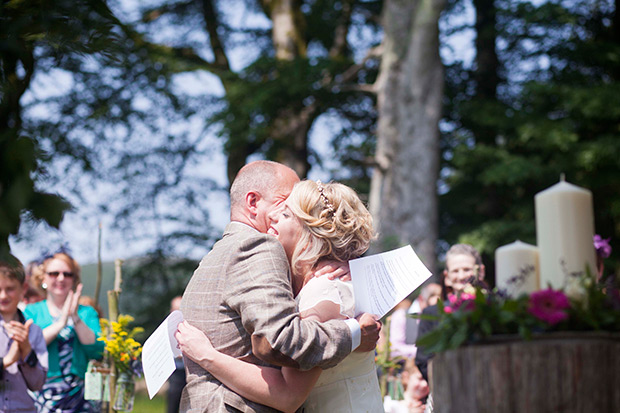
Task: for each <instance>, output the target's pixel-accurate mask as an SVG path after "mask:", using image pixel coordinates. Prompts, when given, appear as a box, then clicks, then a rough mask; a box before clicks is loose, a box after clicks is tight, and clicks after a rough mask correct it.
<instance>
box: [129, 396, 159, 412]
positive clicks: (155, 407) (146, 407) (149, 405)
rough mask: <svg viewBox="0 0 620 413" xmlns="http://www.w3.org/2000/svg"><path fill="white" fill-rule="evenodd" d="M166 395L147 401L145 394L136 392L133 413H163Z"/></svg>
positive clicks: (147, 397)
mask: <svg viewBox="0 0 620 413" xmlns="http://www.w3.org/2000/svg"><path fill="white" fill-rule="evenodd" d="M165 412H166V394H165V393H164V394H157V395H155V397H153V400H149V395H148V394H147V393H146V392H143V391H139V392H136V399H135V401H134V404H133V413H165Z"/></svg>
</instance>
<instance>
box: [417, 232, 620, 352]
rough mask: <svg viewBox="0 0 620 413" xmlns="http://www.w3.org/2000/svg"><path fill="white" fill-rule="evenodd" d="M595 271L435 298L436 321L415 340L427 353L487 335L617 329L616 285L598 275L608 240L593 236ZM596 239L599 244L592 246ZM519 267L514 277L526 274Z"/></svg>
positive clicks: (619, 321) (526, 335)
mask: <svg viewBox="0 0 620 413" xmlns="http://www.w3.org/2000/svg"><path fill="white" fill-rule="evenodd" d="M594 241H595V247H596V249H597V253H598V256H599V266H598V267H599V268H598V270H599V274H598V276H594V275H593V274H592V273H591V272H590V271H589V269H588V268H586V270H585V271H584V272H583V273H571V274H567V276H566V283H565V287H564V288H562V289H555V290H554V289H552V288H547V289H544V290H540V291H536V292H533V293H531V294H522V295H520V296H518V297H510V296H508V295H507V294H506V293H505V292H504V291H501V290H497V289H495V290H493V291H489V290H486V289H483V288H479V287H478V288H473V287H472V288H471V289H469V290H465V291H464V292H461V293H460V294H456V295H451V296H449V297H448V300H446V302H442V301H441V300H440V301H439V302H438V308H439V316H438V321H439V324H438V326H437V328H435V329H434V330H433V331H431V332H430V333H428V334H427V335H425V336H424V337H421V338H419V339H418V341H417V344H418V345H419V346H422V347H424V348H425V349H427V351H429V352H441V351H445V350H449V349H454V348H458V347H460V346H463V345H467V344H473V343H477V342H481V341H485V340H488V339H489V338H491V336H500V335H519V336H520V337H521V338H523V339H526V340H527V339H530V338H531V337H532V335H533V334H538V333H546V332H552V331H599V332H600V331H608V332H619V331H620V289H619V288H618V282H617V280H616V278H615V277H614V276H609V277H607V278H603V277H602V272H601V268H602V264H601V261H602V258H607V257H609V254H610V252H611V248H610V247H609V244H608V242H607V241H608V240H603V239H600V237H598V240H597V238H596V237H595V239H594ZM597 241H598V244H597ZM528 271H530V269H523V270H522V274H520V275H519V276H520V277H522V276H527V272H528Z"/></svg>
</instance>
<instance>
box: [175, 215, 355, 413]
mask: <svg viewBox="0 0 620 413" xmlns="http://www.w3.org/2000/svg"><path fill="white" fill-rule="evenodd" d="M181 311H182V312H183V316H184V318H185V320H187V321H188V322H189V323H190V324H192V325H194V326H196V327H197V328H199V329H201V330H202V331H204V332H205V333H206V334H207V336H208V337H209V338H210V339H211V341H212V342H213V345H214V347H215V348H216V349H217V350H219V351H222V352H224V353H226V354H228V355H231V356H233V357H236V358H241V359H244V360H246V361H250V362H253V363H255V364H260V365H269V364H268V363H272V364H279V365H287V366H292V367H297V368H301V369H303V370H306V369H310V368H312V367H314V366H321V367H323V368H328V367H333V366H335V365H336V364H337V363H339V362H340V361H342V360H343V359H344V358H345V357H346V356H347V355H348V354H349V352H350V351H351V333H350V330H349V328H348V327H347V326H346V324H345V323H344V322H343V321H341V320H332V321H328V322H327V323H318V322H315V321H309V320H301V319H300V318H299V313H298V312H297V306H296V304H295V300H294V298H293V293H292V289H291V280H290V271H289V263H288V261H287V259H286V254H285V253H284V249H283V248H282V245H281V244H280V243H279V242H278V241H277V239H276V238H275V237H273V236H271V235H267V234H261V233H260V232H258V231H256V230H255V229H253V228H251V227H250V226H247V225H245V224H242V223H239V222H231V223H230V224H229V225H228V226H227V227H226V230H225V232H224V235H223V237H222V239H221V240H220V241H218V242H217V243H215V245H214V246H213V249H212V250H211V252H209V254H207V255H206V256H205V257H204V258H203V259H202V261H201V262H200V265H199V266H198V269H196V271H195V272H194V275H193V276H192V279H191V280H190V282H189V284H188V286H187V288H186V289H185V293H184V294H183V300H182V303H181ZM252 343H254V348H257V349H259V350H258V353H259V355H260V356H261V358H262V359H263V360H260V359H258V358H257V357H256V356H255V355H254V354H253V353H252ZM184 361H185V368H186V373H187V385H186V386H185V389H184V390H183V395H182V398H181V411H182V412H231V411H232V412H234V411H242V412H274V411H275V410H273V409H271V408H269V407H266V406H263V405H259V404H257V403H253V402H251V401H249V400H247V399H244V398H243V397H241V396H239V395H237V394H236V393H234V392H232V391H231V390H229V389H228V388H227V387H225V386H224V385H223V384H222V383H220V382H219V381H218V380H217V379H215V378H214V377H213V376H212V375H211V374H209V373H208V372H207V371H205V370H204V369H203V368H201V367H200V366H199V365H198V364H196V363H194V362H193V361H191V360H189V359H187V358H185V359H184Z"/></svg>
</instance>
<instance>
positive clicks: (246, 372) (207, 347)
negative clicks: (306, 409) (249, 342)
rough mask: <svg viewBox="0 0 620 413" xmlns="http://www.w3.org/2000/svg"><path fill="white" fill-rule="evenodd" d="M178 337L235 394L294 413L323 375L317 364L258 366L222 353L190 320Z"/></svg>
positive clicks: (187, 353)
mask: <svg viewBox="0 0 620 413" xmlns="http://www.w3.org/2000/svg"><path fill="white" fill-rule="evenodd" d="M175 337H176V339H177V341H178V342H179V348H180V349H181V351H183V354H185V356H187V357H188V358H189V359H191V360H193V361H194V362H196V363H198V364H199V365H200V366H201V367H202V368H204V369H205V370H208V371H209V372H210V373H211V374H213V376H215V378H217V379H218V380H219V381H221V382H222V383H224V384H225V385H226V386H227V387H228V388H230V389H231V390H232V391H234V392H235V393H237V394H239V395H241V396H243V397H245V398H246V399H249V400H252V401H254V402H256V403H260V404H263V405H266V406H269V407H272V408H274V409H277V410H280V411H283V412H294V411H295V410H297V409H298V408H299V406H301V405H302V403H303V402H304V400H306V398H307V397H308V394H310V391H311V390H312V387H314V384H315V383H316V381H317V379H318V378H319V376H320V375H321V369H320V368H318V367H315V368H314V369H312V370H309V371H301V370H297V369H293V368H289V367H283V368H282V370H279V369H276V368H272V367H264V366H257V365H255V364H252V363H247V362H245V361H242V360H238V359H236V358H234V357H231V356H228V355H226V354H223V353H220V352H219V351H217V350H215V349H214V348H213V346H212V345H211V341H210V340H209V339H208V337H207V336H206V335H205V334H204V333H203V332H202V331H201V330H199V329H197V328H196V327H194V326H192V325H190V324H188V323H187V322H186V321H184V322H182V323H181V324H179V327H178V329H177V332H176V333H175Z"/></svg>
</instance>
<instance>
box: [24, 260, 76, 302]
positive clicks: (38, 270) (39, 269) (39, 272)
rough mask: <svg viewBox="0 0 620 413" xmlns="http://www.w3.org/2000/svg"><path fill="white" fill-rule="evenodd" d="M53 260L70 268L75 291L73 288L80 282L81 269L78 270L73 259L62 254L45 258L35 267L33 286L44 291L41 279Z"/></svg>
mask: <svg viewBox="0 0 620 413" xmlns="http://www.w3.org/2000/svg"><path fill="white" fill-rule="evenodd" d="M54 259H58V260H61V261H64V262H65V263H66V264H67V265H68V266H69V268H71V272H72V273H73V290H75V287H76V286H77V285H78V284H79V283H80V282H81V281H82V269H81V268H80V265H79V264H78V263H77V261H76V260H74V259H73V257H71V256H70V255H69V254H67V253H64V252H57V253H55V254H54V255H52V256H51V257H47V258H45V260H44V261H43V264H40V265H38V266H36V267H35V268H34V269H33V270H32V283H33V285H34V286H35V287H38V288H39V289H40V290H42V291H45V289H44V288H43V278H44V277H45V272H46V271H47V266H48V265H49V263H50V262H51V261H52V260H54ZM45 293H46V295H47V291H45Z"/></svg>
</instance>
